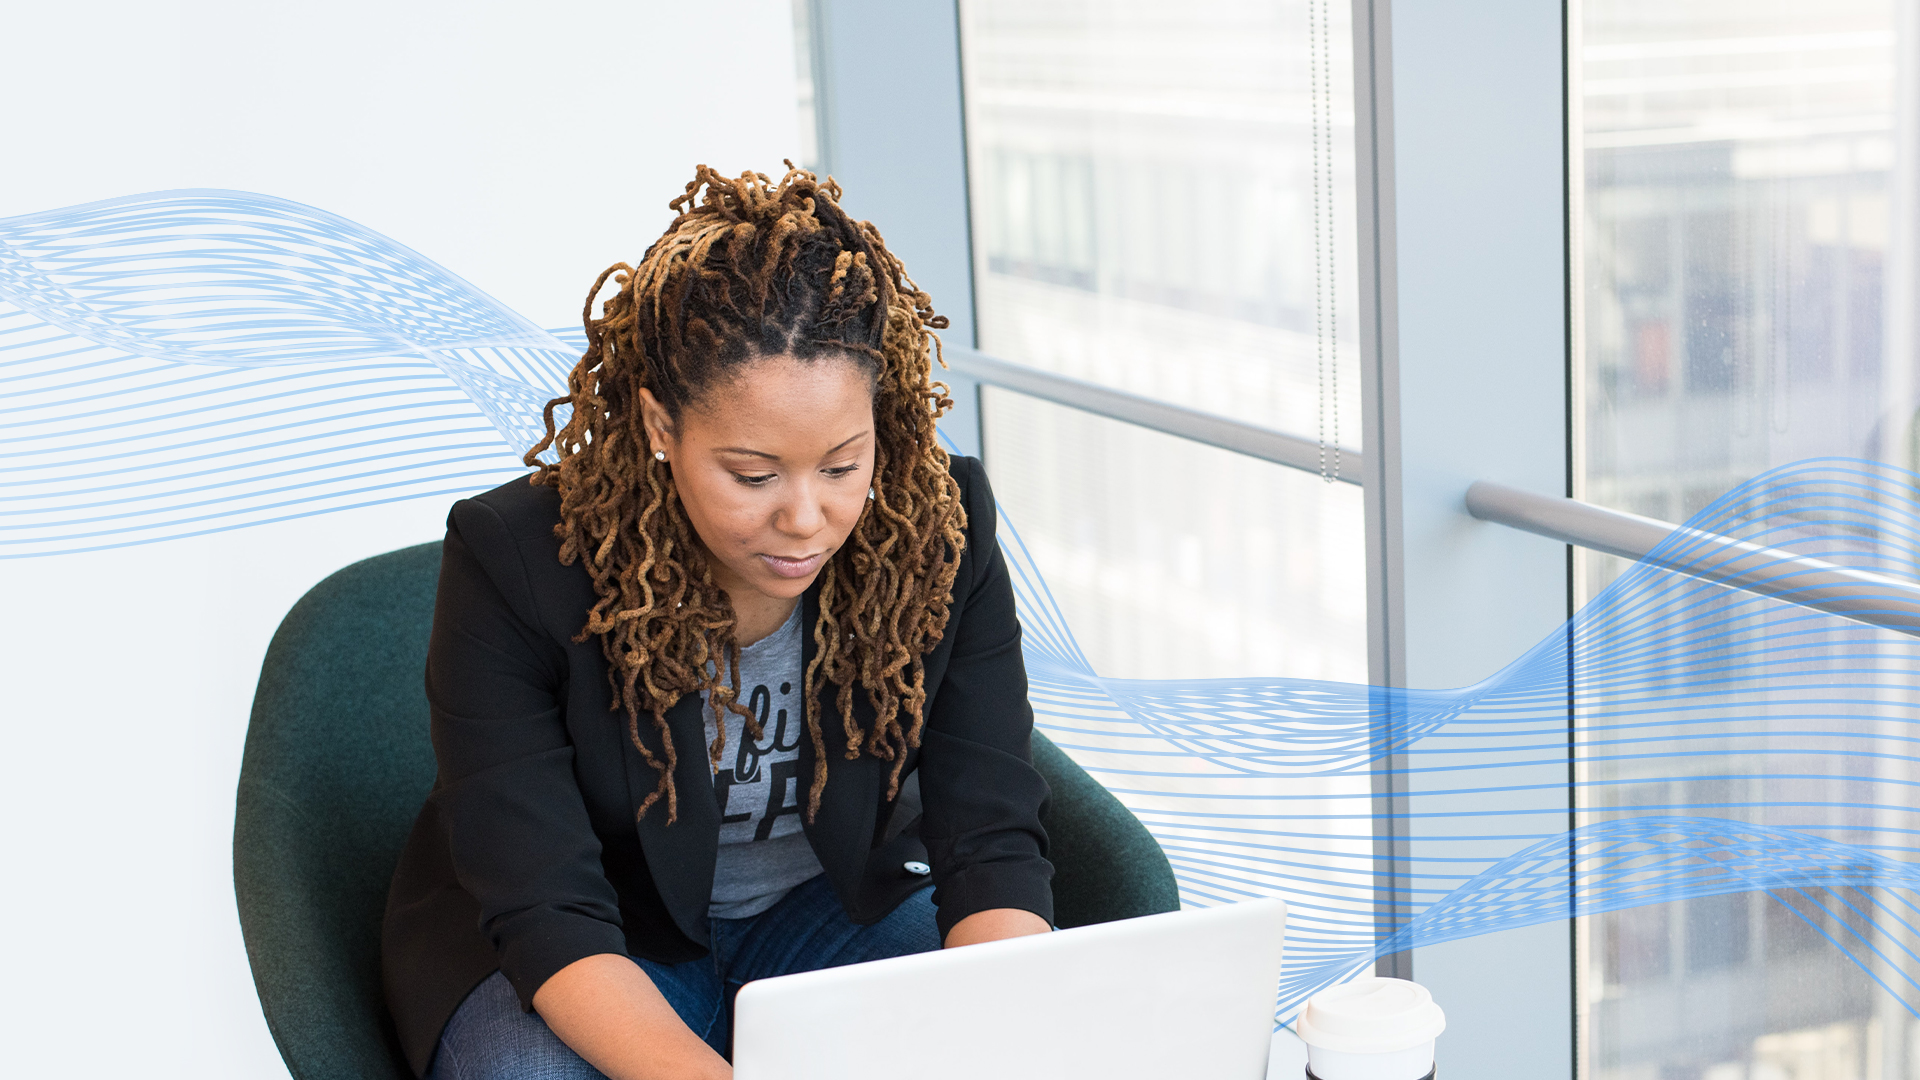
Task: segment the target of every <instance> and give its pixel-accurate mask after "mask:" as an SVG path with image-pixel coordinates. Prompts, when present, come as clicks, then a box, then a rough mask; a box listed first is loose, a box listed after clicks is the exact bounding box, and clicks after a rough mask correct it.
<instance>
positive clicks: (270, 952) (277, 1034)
mask: <svg viewBox="0 0 1920 1080" xmlns="http://www.w3.org/2000/svg"><path fill="white" fill-rule="evenodd" d="M439 569H440V545H439V544H422V545H420V546H419V547H410V548H405V549H402V550H400V551H395V552H391V553H389V554H386V555H380V556H377V557H375V558H372V559H368V560H366V561H364V562H359V563H355V564H354V565H352V566H349V567H347V568H346V569H344V570H341V571H340V572H338V573H336V574H334V575H333V576H331V577H329V578H327V579H326V580H325V581H322V582H321V583H320V584H318V585H316V586H314V587H313V590H312V591H311V592H309V593H307V595H306V596H304V597H302V598H301V599H300V602H299V603H297V604H295V605H294V606H293V610H292V611H290V612H288V614H287V617H286V619H285V621H283V622H282V623H281V624H280V629H279V630H278V631H277V632H276V633H275V634H274V636H273V642H272V644H270V645H269V646H268V647H267V657H266V662H265V663H264V664H263V665H262V667H261V671H260V685H259V688H258V690H257V691H256V692H255V694H254V699H253V716H252V720H251V722H250V723H249V724H248V727H247V743H246V751H245V754H244V756H243V757H242V758H241V764H240V791H239V799H238V805H237V807H236V809H235V817H234V830H233V883H234V892H235V893H236V895H237V896H238V898H239V903H240V928H241V931H242V933H243V935H244V936H245V938H246V944H247V960H248V962H249V963H250V964H251V965H252V966H253V981H254V986H255V987H256V988H257V989H258V990H259V992H260V1005H261V1008H262V1009H263V1010H264V1011H265V1013H266V1017H267V1026H268V1027H269V1028H270V1029H271V1030H272V1032H273V1039H274V1042H275V1043H277V1044H278V1045H279V1047H280V1054H281V1056H282V1057H284V1058H285V1059H286V1062H287V1068H288V1069H289V1070H290V1071H291V1072H292V1073H293V1076H294V1077H295V1080H348V1078H352V1080H388V1078H391V1080H408V1078H409V1077H410V1076H411V1075H412V1074H411V1073H410V1072H409V1070H408V1068H407V1065H406V1060H405V1058H403V1057H402V1056H401V1053H400V1048H399V1044H398V1043H397V1041H396V1040H395V1037H394V1033H393V1027H392V1023H391V1021H390V1020H389V1019H388V1018H387V1009H386V1003H385V1001H384V998H383V996H382V991H381V984H380V920H381V914H382V912H383V910H384V908H385V904H386V896H387V880H388V878H390V877H391V876H392V874H393V868H394V865H395V864H396V863H397V862H398V861H399V857H400V848H401V845H402V844H403V843H404V842H405V840H406V837H407V830H408V829H409V828H411V827H412V824H413V818H414V815H415V814H416V813H417V812H418V811H419V809H420V804H421V802H422V800H424V799H425V798H426V794H427V789H428V788H429V787H430V786H431V785H432V783H433V773H434V763H433V748H432V746H430V745H429V744H428V741H427V702H426V694H425V691H424V688H423V675H422V672H423V670H424V668H425V664H426V653H427V632H428V628H429V626H430V625H431V622H432V619H433V594H434V586H435V583H436V581H437V579H438V576H439ZM1033 756H1034V764H1035V765H1036V766H1038V768H1039V770H1040V772H1041V773H1042V774H1043V775H1044V776H1045V777H1046V779H1047V783H1048V784H1050V785H1051V786H1052V788H1053V799H1052V802H1051V803H1050V804H1049V807H1048V811H1047V815H1046V818H1045V822H1046V827H1047V832H1048V833H1049V835H1050V837H1051V839H1052V844H1053V850H1052V859H1053V861H1054V865H1055V868H1056V876H1055V878H1054V898H1055V906H1056V917H1057V918H1058V919H1059V922H1060V925H1061V926H1080V925H1085V924H1088V923H1097V922H1108V921H1111V920H1114V919H1124V918H1130V917H1132V916H1136V915H1148V914H1153V913H1155V912H1161V911H1171V910H1173V909H1175V908H1177V907H1178V906H1179V899H1178V896H1177V894H1176V892H1175V887H1174V880H1173V872H1172V870H1171V869H1170V868H1169V867H1168V865H1167V860H1166V856H1165V855H1163V854H1162V853H1161V851H1160V848H1159V847H1158V845H1156V844H1155V843H1154V841H1153V838H1152V837H1151V836H1149V835H1148V834H1147V831H1146V829H1144V828H1143V827H1142V826H1141V825H1140V822H1139V821H1138V820H1137V819H1135V818H1134V816H1133V815H1132V814H1131V813H1129V812H1128V811H1127V809H1126V808H1125V807H1123V806H1121V805H1120V804H1119V802H1118V801H1116V800H1115V799H1114V797H1113V796H1112V795H1111V794H1109V793H1108V792H1107V791H1106V789H1105V788H1102V787H1101V786H1100V785H1099V784H1098V783H1097V782H1095V781H1094V780H1093V778H1091V777H1089V776H1088V775H1087V774H1086V773H1085V772H1083V771H1081V769H1080V767H1079V766H1077V765H1075V764H1074V763H1073V762H1072V761H1071V760H1069V759H1068V758H1067V756H1066V755H1065V754H1063V753H1061V752H1060V751H1059V750H1058V749H1057V748H1055V747H1054V745H1053V744H1052V743H1051V742H1048V741H1047V740H1046V738H1045V737H1044V736H1040V735H1037V734H1036V735H1035V737H1034V745H1033Z"/></svg>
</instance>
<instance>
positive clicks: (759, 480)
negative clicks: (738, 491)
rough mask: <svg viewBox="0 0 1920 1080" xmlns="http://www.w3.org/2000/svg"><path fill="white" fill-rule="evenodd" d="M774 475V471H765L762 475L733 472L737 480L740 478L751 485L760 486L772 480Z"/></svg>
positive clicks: (742, 481)
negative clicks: (745, 474) (744, 474)
mask: <svg viewBox="0 0 1920 1080" xmlns="http://www.w3.org/2000/svg"><path fill="white" fill-rule="evenodd" d="M773 477H774V474H773V473H765V474H763V475H760V476H743V475H741V474H740V473H734V474H733V478H734V479H735V480H738V481H740V482H741V483H743V484H746V485H747V486H749V487H759V486H760V485H761V484H764V483H766V482H768V481H769V480H772V479H773Z"/></svg>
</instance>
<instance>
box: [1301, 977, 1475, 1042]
mask: <svg viewBox="0 0 1920 1080" xmlns="http://www.w3.org/2000/svg"><path fill="white" fill-rule="evenodd" d="M1294 1027H1295V1031H1296V1032H1297V1033H1298V1034H1299V1036H1300V1038H1301V1041H1303V1042H1305V1043H1306V1044H1307V1045H1308V1046H1317V1047H1320V1048H1321V1049H1323V1050H1334V1051H1338V1052H1339V1053H1343V1054H1392V1053H1396V1052H1398V1051H1401V1050H1411V1049H1413V1048H1414V1047H1416V1046H1419V1045H1421V1044H1422V1043H1428V1042H1432V1041H1433V1040H1434V1038H1435V1037H1436V1036H1438V1035H1439V1034H1440V1033H1441V1032H1442V1031H1445V1030H1446V1028H1447V1014H1445V1013H1443V1012H1441V1011H1440V1006H1438V1005H1435V1004H1434V1003H1433V995H1432V994H1430V993H1428V992H1427V988H1426V987H1424V986H1421V985H1420V984H1419V983H1414V982H1408V981H1407V980H1405V979H1386V978H1381V977H1379V976H1368V977H1366V978H1361V979H1355V980H1353V981H1352V982H1349V983H1344V984H1342V985H1340V986H1336V987H1333V988H1332V989H1330V990H1322V991H1321V992H1320V993H1318V994H1315V995H1314V996H1313V997H1312V998H1311V999H1309V1000H1308V1001H1307V1007H1306V1008H1305V1009H1303V1010H1301V1012H1300V1020H1299V1022H1298V1023H1297V1024H1295V1025H1294Z"/></svg>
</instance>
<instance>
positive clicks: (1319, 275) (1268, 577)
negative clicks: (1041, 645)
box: [961, 0, 1366, 682]
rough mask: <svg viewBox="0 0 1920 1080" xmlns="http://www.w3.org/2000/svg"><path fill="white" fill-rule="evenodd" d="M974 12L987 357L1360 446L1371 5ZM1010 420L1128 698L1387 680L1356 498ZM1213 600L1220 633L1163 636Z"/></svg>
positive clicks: (1104, 663) (1049, 424) (1058, 4)
mask: <svg viewBox="0 0 1920 1080" xmlns="http://www.w3.org/2000/svg"><path fill="white" fill-rule="evenodd" d="M961 13H962V35H963V36H962V41H963V48H964V58H965V64H964V69H965V72H966V97H967V109H968V128H967V133H968V143H969V146H968V152H969V159H970V177H971V187H972V192H973V214H974V217H973V227H974V249H975V258H976V280H977V282H978V290H977V300H976V310H977V321H978V326H979V339H980V347H981V348H982V350H983V351H985V352H987V353H989V354H991V355H994V356H998V357H1001V358H1004V359H1008V360H1013V361H1017V362H1021V363H1027V364H1032V365H1035V366H1037V367H1041V368H1045V369H1048V370H1052V371H1057V372H1061V373H1063V374H1068V375H1072V376H1075V377H1077V378H1083V379H1088V380H1092V381H1097V382H1102V383H1106V384H1110V385H1113V386H1117V387H1120V388H1122V389H1126V390H1130V391H1134V392H1136V393H1141V394H1146V395H1150V396H1153V397H1156V398H1159V399H1162V400H1168V401H1174V402H1179V403H1182V404H1187V405H1192V406H1195V407H1198V408H1203V409H1207V410H1210V411H1214V412H1219V413H1223V414H1226V415H1230V416H1234V417H1238V418H1242V419H1246V420H1250V421H1254V422H1257V423H1261V424H1265V425H1269V426H1273V427H1277V428H1280V429H1281V430H1285V431H1289V432H1293V433H1296V434H1300V435H1303V436H1305V437H1307V438H1323V439H1324V440H1325V441H1326V442H1327V443H1328V444H1329V445H1330V446H1337V445H1340V444H1345V445H1348V446H1357V445H1358V444H1359V422H1358V416H1359V397H1360V394H1359V391H1360V380H1359V367H1358V345H1357V334H1356V332H1355V327H1356V319H1355V315H1354V310H1355V307H1354V297H1355V292H1356V285H1355V280H1356V279H1355V278H1354V275H1353V273H1352V267H1353V266H1354V253H1353V250H1354V228H1353V216H1352V208H1351V207H1350V206H1349V205H1348V203H1349V202H1350V201H1351V200H1350V193H1351V192H1352V190H1353V182H1352V152H1351V147H1352V115H1351V114H1352V107H1351V81H1352V80H1351V60H1350V56H1351V48H1350V45H1349V36H1348V26H1347V6H1346V5H1344V4H1338V3H1330V2H1328V0H1313V2H1311V3H1309V2H1307V0H1292V2H1282V3H1253V2H1245V0H1197V2H1194V3H1188V4H1178V5H1168V4H1163V3H1155V2H1146V0H1112V2H1103V3H1099V4H1094V3H1088V2H1085V0H963V2H962V4H961ZM1316 181H1317V183H1316ZM984 416H985V427H986V445H987V448H988V451H987V452H988V455H989V462H988V464H989V466H990V467H991V469H992V471H993V475H994V478H995V482H996V484H997V485H998V490H999V491H1000V492H1001V495H1002V497H1003V498H1004V499H1007V500H1008V510H1009V513H1010V515H1011V517H1012V518H1013V520H1014V522H1015V524H1016V525H1017V526H1018V527H1019V528H1020V530H1021V531H1022V533H1023V535H1024V536H1025V537H1026V540H1027V542H1028V543H1029V545H1031V546H1032V548H1033V549H1034V553H1035V559H1036V562H1037V564H1038V567H1039V569H1040V570H1041V571H1042V572H1043V573H1044V574H1046V575H1047V578H1048V581H1049V583H1050V584H1051V585H1052V587H1053V589H1054V591H1055V595H1056V597H1057V598H1058V599H1059V600H1060V602H1061V605H1062V607H1063V609H1064V612H1065V614H1066V616H1067V618H1068V621H1069V622H1070V623H1071V625H1072V626H1073V627H1074V629H1075V632H1076V633H1077V634H1079V635H1081V639H1082V644H1083V645H1084V646H1085V647H1086V650H1087V652H1088V658H1089V660H1091V662H1092V663H1093V665H1094V667H1095V668H1096V669H1097V670H1098V671H1100V672H1101V673H1102V674H1105V675H1111V676H1116V677H1182V678H1191V677H1227V676H1246V675H1291V676H1304V677H1319V678H1333V679H1342V680H1349V681H1354V682H1360V681H1363V680H1364V679H1365V677H1366V674H1365V673H1366V645H1365V626H1364V614H1363V597H1364V577H1363V575H1364V560H1363V553H1362V545H1361V543H1360V536H1361V505H1360V500H1359V498H1358V497H1357V492H1356V491H1355V490H1354V489H1352V488H1351V486H1349V485H1344V484H1329V483H1326V482H1324V481H1323V480H1322V479H1321V478H1320V477H1316V476H1312V475H1310V474H1305V473H1291V474H1290V473H1288V472H1287V470H1284V469H1281V468H1279V467H1277V466H1268V465H1264V464H1261V463H1258V462H1252V461H1244V460H1232V456H1231V455H1226V454H1223V453H1221V452H1219V451H1214V450H1210V449H1207V448H1205V447H1201V446H1198V445H1195V444H1192V443H1188V442H1183V441H1181V440H1177V439H1171V438H1168V437H1165V436H1160V435H1156V434H1154V433H1152V432H1147V431H1143V430H1140V429H1136V428H1130V427H1127V426H1125V425H1119V424H1111V423H1106V422H1101V421H1095V420H1093V419H1091V418H1088V417H1085V416H1082V415H1076V414H1075V413H1073V412H1072V410H1067V409H1061V408H1054V407H1048V406H1042V405H1040V404H1039V403H1037V402H1033V401H1030V400H1026V399H1021V398H1018V397H1017V396H1014V395H1003V394H991V395H989V396H988V397H987V399H986V402H985V410H984ZM1335 468H1337V455H1336V454H1332V453H1330V454H1329V456H1328V471H1329V472H1330V473H1331V472H1332V471H1333V470H1334V469H1335ZM1203 523H1205V524H1203ZM1116 583H1120V584H1118V585H1116ZM1116 588H1125V589H1131V590H1133V591H1135V592H1136V593H1137V594H1139V596H1140V597H1141V598H1140V599H1137V600H1132V601H1126V602H1122V601H1120V600H1118V599H1116V598H1115V589H1116ZM1176 597H1178V598H1181V599H1180V600H1179V601H1178V602H1176V600H1175V599H1174V598H1176ZM1148 598H1153V599H1148ZM1188 602H1190V603H1192V604H1193V605H1194V606H1193V607H1192V608H1190V609H1188V614H1186V615H1184V616H1183V617H1182V618H1183V619H1184V620H1185V621H1183V622H1182V623H1181V624H1180V625H1183V626H1184V625H1194V626H1198V625H1201V624H1205V625H1206V626H1208V627H1211V628H1213V629H1210V630H1208V631H1207V632H1205V633H1203V634H1200V635H1197V636H1195V635H1188V634H1187V633H1186V632H1185V631H1183V630H1181V629H1179V628H1177V627H1176V626H1175V625H1174V624H1171V623H1168V622H1167V621H1165V620H1164V619H1163V618H1160V617H1158V616H1154V615H1150V614H1149V609H1151V610H1152V611H1165V610H1171V608H1172V607H1174V606H1178V603H1188ZM1142 605H1144V606H1142ZM1183 636H1184V637H1186V640H1178V639H1181V638H1182V637H1183ZM1202 642H1211V644H1204V645H1203V644H1202Z"/></svg>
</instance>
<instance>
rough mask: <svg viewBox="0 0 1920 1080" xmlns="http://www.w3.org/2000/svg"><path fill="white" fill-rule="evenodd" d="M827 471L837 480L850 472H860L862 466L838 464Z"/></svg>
mask: <svg viewBox="0 0 1920 1080" xmlns="http://www.w3.org/2000/svg"><path fill="white" fill-rule="evenodd" d="M825 471H826V474H827V475H828V476H831V477H833V478H834V479H835V480H838V479H839V478H841V477H843V476H846V475H847V474H848V473H855V472H859V471H860V466H858V465H836V466H834V467H833V468H831V469H827V470H825Z"/></svg>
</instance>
